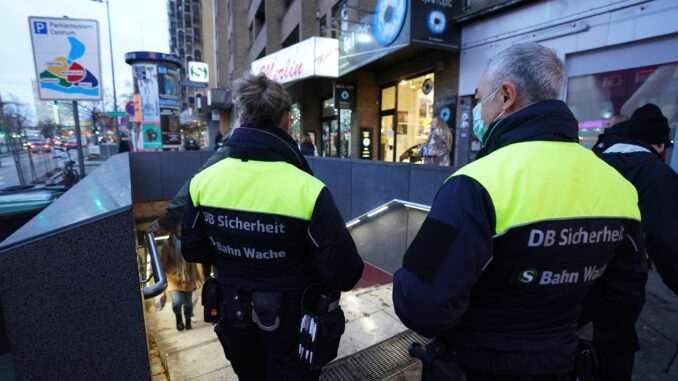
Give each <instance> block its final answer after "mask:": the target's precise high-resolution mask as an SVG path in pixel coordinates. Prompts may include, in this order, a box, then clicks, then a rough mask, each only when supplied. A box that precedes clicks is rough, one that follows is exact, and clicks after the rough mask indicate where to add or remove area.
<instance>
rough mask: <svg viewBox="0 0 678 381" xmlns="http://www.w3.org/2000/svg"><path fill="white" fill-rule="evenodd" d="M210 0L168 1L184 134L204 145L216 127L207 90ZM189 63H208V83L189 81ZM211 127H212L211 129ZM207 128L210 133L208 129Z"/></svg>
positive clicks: (211, 60) (211, 52) (212, 82)
mask: <svg viewBox="0 0 678 381" xmlns="http://www.w3.org/2000/svg"><path fill="white" fill-rule="evenodd" d="M213 5H214V2H213V0H169V1H168V3H167V8H168V17H169V36H170V53H171V54H173V55H176V56H178V57H179V59H180V61H181V67H180V69H179V73H180V75H179V78H180V82H179V84H180V120H181V125H182V128H183V130H184V135H185V136H191V137H193V138H195V139H196V141H198V142H199V143H200V146H201V147H206V146H208V145H209V142H210V141H211V140H212V139H211V138H210V137H213V135H214V130H216V128H217V127H218V118H217V120H215V121H213V120H212V119H213V118H212V115H211V112H210V110H209V108H208V99H207V98H208V93H209V89H210V88H214V87H216V74H215V71H214V68H215V63H216V60H215V40H216V38H215V32H214V26H215V18H214V13H213V9H214V7H213ZM189 62H199V63H207V65H208V68H210V70H208V79H207V82H195V81H189V80H188V79H189V78H188V77H189V76H188V70H189ZM210 127H211V129H210ZM210 130H211V131H212V132H210Z"/></svg>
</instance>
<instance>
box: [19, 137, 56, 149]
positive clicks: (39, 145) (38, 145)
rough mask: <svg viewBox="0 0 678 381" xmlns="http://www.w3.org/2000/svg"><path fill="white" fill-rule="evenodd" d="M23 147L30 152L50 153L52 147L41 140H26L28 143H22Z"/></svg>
mask: <svg viewBox="0 0 678 381" xmlns="http://www.w3.org/2000/svg"><path fill="white" fill-rule="evenodd" d="M24 147H26V149H29V150H31V152H52V146H51V145H50V144H49V142H48V141H46V140H45V139H41V138H28V141H27V142H26V143H24Z"/></svg>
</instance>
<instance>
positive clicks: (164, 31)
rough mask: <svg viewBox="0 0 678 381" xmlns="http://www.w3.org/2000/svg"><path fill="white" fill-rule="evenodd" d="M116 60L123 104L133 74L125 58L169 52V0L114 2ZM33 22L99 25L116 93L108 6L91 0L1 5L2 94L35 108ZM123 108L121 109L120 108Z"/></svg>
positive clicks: (5, 0) (106, 79)
mask: <svg viewBox="0 0 678 381" xmlns="http://www.w3.org/2000/svg"><path fill="white" fill-rule="evenodd" d="M110 2H111V3H110V9H111V24H112V26H113V30H112V33H113V53H114V55H113V57H114V65H115V79H116V81H115V82H116V85H117V89H116V90H117V92H118V98H120V95H121V94H126V93H129V92H130V85H131V81H132V70H131V67H130V66H129V65H127V64H126V63H125V53H127V52H130V51H135V50H149V51H157V52H164V53H166V52H168V51H169V37H168V35H169V32H168V21H167V0H110ZM28 16H43V17H63V16H68V17H70V18H83V19H96V20H98V21H99V33H100V41H101V65H102V67H101V72H102V82H103V86H104V89H105V90H108V91H111V90H112V86H111V58H110V47H109V44H108V22H107V19H106V4H102V3H97V2H94V1H92V0H2V6H1V7H0V36H2V37H0V41H1V42H0V56H1V57H2V59H1V60H0V93H2V96H3V99H4V98H5V97H6V96H8V95H9V94H13V95H15V96H16V97H17V98H18V99H19V101H21V102H24V103H27V104H29V105H30V106H31V108H32V105H33V90H32V88H31V80H33V79H35V68H34V64H33V53H32V51H31V39H30V33H29V29H28ZM120 107H124V105H123V106H121V105H118V108H120Z"/></svg>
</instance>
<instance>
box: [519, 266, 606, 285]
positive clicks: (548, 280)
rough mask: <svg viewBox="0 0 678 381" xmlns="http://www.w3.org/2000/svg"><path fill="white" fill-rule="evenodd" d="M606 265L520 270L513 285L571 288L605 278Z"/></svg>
mask: <svg viewBox="0 0 678 381" xmlns="http://www.w3.org/2000/svg"><path fill="white" fill-rule="evenodd" d="M606 268H607V264H606V263H602V264H586V265H582V264H579V265H566V266H559V267H541V268H534V267H529V268H518V269H516V270H515V271H514V272H513V276H511V282H510V283H511V284H513V285H518V286H523V287H546V286H571V285H576V284H585V283H590V282H593V281H595V280H596V279H598V278H600V277H601V276H603V273H604V272H605V269H606Z"/></svg>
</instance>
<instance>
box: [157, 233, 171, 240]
mask: <svg viewBox="0 0 678 381" xmlns="http://www.w3.org/2000/svg"><path fill="white" fill-rule="evenodd" d="M167 238H169V234H168V235H161V236H159V237H153V240H154V241H162V240H165V239H167Z"/></svg>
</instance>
